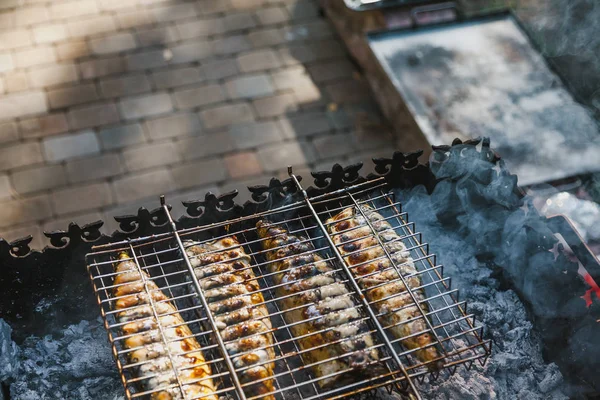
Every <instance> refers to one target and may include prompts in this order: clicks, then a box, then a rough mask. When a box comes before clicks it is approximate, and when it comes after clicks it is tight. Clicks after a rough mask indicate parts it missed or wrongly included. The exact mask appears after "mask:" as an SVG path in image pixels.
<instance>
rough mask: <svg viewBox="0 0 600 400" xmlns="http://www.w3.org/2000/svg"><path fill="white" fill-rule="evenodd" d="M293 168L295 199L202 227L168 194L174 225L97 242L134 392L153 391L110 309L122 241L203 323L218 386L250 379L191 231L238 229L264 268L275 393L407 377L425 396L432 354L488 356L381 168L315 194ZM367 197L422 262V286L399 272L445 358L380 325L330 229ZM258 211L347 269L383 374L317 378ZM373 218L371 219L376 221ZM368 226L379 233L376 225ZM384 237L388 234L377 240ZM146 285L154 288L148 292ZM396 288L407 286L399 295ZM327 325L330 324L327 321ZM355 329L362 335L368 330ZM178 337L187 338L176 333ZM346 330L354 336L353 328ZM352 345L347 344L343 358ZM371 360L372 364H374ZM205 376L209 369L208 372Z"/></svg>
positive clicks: (203, 237) (345, 278)
mask: <svg viewBox="0 0 600 400" xmlns="http://www.w3.org/2000/svg"><path fill="white" fill-rule="evenodd" d="M289 173H290V177H291V180H292V181H293V183H294V184H295V185H296V187H295V189H294V190H295V191H296V193H294V194H293V195H290V196H286V197H284V198H283V201H284V202H285V201H286V200H289V201H290V204H287V205H282V206H279V205H277V206H275V207H274V208H273V209H271V210H268V211H263V212H258V213H252V214H250V215H248V216H243V217H239V218H235V219H229V220H225V221H222V222H215V223H212V224H208V225H204V226H200V227H195V228H185V229H177V227H176V225H175V223H174V222H173V218H172V217H171V215H170V213H169V208H168V207H167V205H166V203H165V199H164V197H163V198H162V210H163V211H164V213H165V215H166V216H167V218H168V220H169V224H168V225H169V226H170V227H171V228H172V231H171V232H169V233H165V234H160V235H153V236H150V237H141V238H137V239H131V240H125V241H119V242H116V243H110V244H106V245H99V246H94V247H92V252H91V253H90V254H88V256H87V260H88V269H89V272H90V278H91V280H92V282H93V285H94V292H95V293H96V295H97V296H98V303H99V305H100V306H101V312H102V315H103V317H104V319H105V326H106V328H107V329H108V331H109V340H110V342H111V344H112V345H113V352H114V354H115V355H116V357H117V364H118V366H119V369H120V371H121V373H122V379H123V383H124V385H125V389H126V393H127V396H128V398H137V397H140V396H143V395H148V394H150V393H148V392H137V393H136V391H135V388H134V386H135V385H134V384H135V383H136V382H139V380H140V379H139V378H136V377H135V376H133V375H131V374H129V373H128V372H130V371H131V370H132V367H134V366H135V367H139V363H136V365H132V364H131V363H128V361H127V359H126V358H125V355H126V353H127V352H129V351H131V350H128V349H124V348H123V346H122V341H123V339H124V335H123V334H121V333H120V327H121V326H122V325H123V324H122V323H118V322H117V321H115V319H114V314H115V313H116V312H117V311H115V310H114V302H115V300H116V299H115V298H113V296H111V294H110V293H111V289H112V288H113V287H114V285H113V283H112V281H113V278H114V277H115V275H116V273H115V272H114V264H115V263H116V262H117V258H118V254H119V253H120V252H122V251H127V252H129V254H131V255H132V258H131V259H132V260H133V261H135V263H136V265H137V267H138V268H139V269H140V271H142V270H143V271H146V272H147V273H148V274H149V275H150V276H152V279H154V280H155V281H159V282H160V283H159V284H158V286H159V289H160V290H162V291H163V292H165V293H168V294H169V297H170V298H171V299H172V300H173V301H175V302H176V303H177V304H178V309H179V310H182V311H185V312H186V313H189V314H190V315H191V316H190V317H189V318H188V322H189V323H192V324H194V325H197V327H196V329H194V332H195V333H194V336H195V337H196V338H197V339H198V341H199V342H201V343H203V344H204V345H203V346H202V347H203V349H204V351H205V352H207V353H208V354H209V357H208V358H209V359H210V361H209V363H210V365H212V366H214V367H213V369H214V374H213V376H212V377H210V378H214V379H217V380H218V381H219V382H220V384H218V387H219V388H220V389H219V391H218V394H219V395H221V396H223V395H229V396H232V397H233V398H236V397H237V398H240V399H244V398H246V397H245V395H244V391H243V389H244V387H245V386H246V387H247V386H248V385H249V384H245V385H242V384H240V380H239V379H238V378H237V373H239V369H237V370H236V369H235V368H234V367H233V362H232V359H231V358H232V357H231V356H230V355H228V352H227V350H226V349H225V347H224V346H225V344H224V342H223V339H222V338H220V337H219V334H218V330H217V329H216V328H215V318H214V316H213V315H211V313H210V312H209V311H207V310H208V308H207V299H206V298H205V296H204V292H203V290H202V289H201V288H200V285H199V283H198V280H197V279H196V278H195V274H194V270H193V267H192V265H191V263H190V260H189V257H188V255H187V254H186V251H185V248H184V245H183V242H184V241H185V240H190V239H192V240H194V242H196V243H206V242H208V241H211V240H215V239H222V238H225V237H229V236H235V237H237V238H238V240H239V241H240V244H241V245H242V246H244V247H245V248H247V251H246V253H247V254H248V255H250V257H251V258H252V261H253V262H252V265H253V268H255V269H257V270H258V273H257V279H258V280H259V282H260V283H261V288H260V289H259V290H258V292H260V293H261V294H262V295H263V297H264V298H265V303H266V305H267V306H268V307H269V310H270V317H271V321H272V323H273V329H272V331H271V332H269V333H270V334H272V335H273V344H272V345H270V346H272V347H273V348H274V349H276V353H277V357H276V358H275V363H276V366H277V368H276V371H275V375H274V376H275V378H276V389H275V391H274V392H273V393H270V394H272V395H283V396H284V397H285V396H289V395H290V394H295V395H296V396H297V398H299V399H317V398H327V399H334V398H342V397H346V396H350V395H354V394H356V393H360V392H363V391H368V390H371V389H374V388H378V387H381V386H392V385H393V386H397V387H401V388H402V389H403V390H404V391H407V392H408V393H410V395H412V396H413V397H414V398H420V396H419V394H418V390H417V387H416V385H415V383H414V382H413V379H416V378H418V377H422V376H423V375H426V374H428V375H430V376H432V375H433V376H435V377H437V376H438V375H439V374H440V372H441V371H437V370H436V371H434V372H430V370H431V369H432V368H433V364H440V362H441V364H442V366H443V368H446V369H448V368H449V369H453V368H455V367H456V366H458V365H460V364H464V363H467V362H472V361H474V360H480V361H481V362H484V361H485V359H486V358H487V357H488V356H489V354H490V346H491V342H490V341H489V340H484V339H483V332H482V330H483V328H482V327H481V326H480V325H478V324H476V322H475V318H474V315H473V314H468V313H467V312H466V304H465V302H459V301H458V300H457V299H458V290H457V289H451V288H450V278H449V277H444V274H443V267H442V266H441V265H438V264H437V263H436V259H435V255H433V254H429V252H428V245H427V243H426V242H423V240H422V238H421V235H420V234H419V233H418V232H417V231H416V229H415V226H414V224H413V223H411V222H409V220H408V216H407V213H405V212H404V213H403V212H402V211H401V204H400V203H399V202H398V201H396V200H395V199H394V196H393V194H391V193H390V191H389V186H388V184H387V183H386V180H385V178H383V177H380V178H375V179H372V180H369V181H366V182H363V183H359V184H356V185H351V186H349V187H347V188H343V189H339V190H333V191H329V192H327V193H325V194H322V195H313V196H309V195H308V194H306V192H305V191H304V189H303V187H302V186H301V184H300V181H299V179H298V177H297V176H296V175H294V174H293V171H292V169H291V168H290V169H289ZM298 194H302V195H303V196H302V197H303V198H302V199H301V200H298V201H294V200H293V199H294V198H296V197H298V196H297V195H298ZM365 204H368V205H370V206H371V207H372V208H374V209H375V210H377V211H378V212H379V213H381V214H382V215H384V216H385V219H386V220H387V221H388V222H390V223H391V224H392V226H393V228H394V229H395V230H396V231H398V232H401V235H402V240H403V241H404V242H405V244H406V246H407V247H408V249H409V250H410V251H411V253H412V258H413V260H414V262H415V263H416V265H419V268H418V273H417V275H418V276H419V277H421V280H422V283H423V285H422V286H421V287H418V288H413V289H410V286H409V285H408V283H406V279H408V278H409V276H402V275H399V278H398V281H400V280H402V281H403V282H404V284H405V286H406V287H407V288H409V289H408V291H409V293H410V294H411V296H412V298H413V301H415V302H416V303H417V304H419V305H422V304H426V305H427V308H426V309H428V310H429V311H428V312H427V311H425V310H424V307H420V306H419V307H418V309H419V312H420V316H419V317H417V318H422V319H424V320H425V321H427V325H428V328H429V329H428V331H429V332H430V333H431V334H432V335H433V336H434V338H435V343H434V344H433V345H435V346H436V347H439V349H440V350H441V351H440V354H442V355H443V356H442V358H441V360H432V361H431V362H430V363H423V362H419V361H417V360H415V359H414V357H413V355H414V353H415V352H417V351H418V350H419V348H416V349H410V350H407V349H403V348H401V347H400V346H399V345H400V340H398V339H394V338H393V337H392V336H391V335H390V334H389V329H390V328H391V326H384V325H383V324H381V323H380V322H379V319H380V317H381V315H377V314H376V313H375V311H373V307H372V304H370V303H369V302H368V301H367V300H366V297H365V296H364V295H365V292H366V291H365V290H364V289H361V288H360V287H359V285H358V284H357V282H356V279H355V278H354V277H353V274H352V273H351V271H350V267H349V266H348V265H347V264H346V261H344V258H343V257H342V256H341V255H340V253H339V251H338V250H337V248H336V247H335V245H334V244H333V241H332V237H331V236H332V235H331V234H329V233H328V231H327V229H326V227H325V224H324V222H323V221H324V220H325V219H327V218H330V217H333V216H334V215H335V214H336V213H338V212H340V211H341V210H343V209H344V208H346V207H348V206H354V207H360V206H362V205H365ZM259 219H267V220H269V221H272V222H274V223H276V224H277V225H280V226H282V227H284V228H285V229H286V230H287V231H288V232H289V233H290V234H294V235H299V236H302V237H305V238H307V239H305V240H310V241H312V242H313V243H315V249H314V250H313V252H318V253H320V254H322V255H324V256H325V255H326V257H325V260H326V261H329V262H333V263H336V267H338V268H336V269H335V273H336V274H338V275H339V276H340V277H341V281H342V282H344V283H345V284H347V285H348V286H349V287H350V288H351V289H352V290H353V291H352V295H353V296H355V297H356V300H357V302H358V304H360V309H361V311H362V314H363V316H362V317H361V319H363V320H364V321H365V322H367V324H368V325H369V327H370V332H369V333H371V334H374V335H376V337H377V338H378V340H377V342H376V344H375V345H374V346H373V349H377V350H378V351H380V352H381V353H382V357H381V359H380V362H382V363H383V364H384V365H385V371H384V372H383V373H382V374H381V375H380V376H374V377H364V378H363V379H357V380H356V381H355V382H353V383H351V384H347V385H344V386H342V387H336V388H333V389H326V390H324V389H321V388H320V387H319V383H320V381H322V380H323V379H324V378H325V377H321V378H316V377H312V376H311V375H310V373H309V369H308V368H307V367H309V366H310V367H312V366H314V364H313V365H311V364H308V363H307V362H306V361H305V360H304V359H303V354H304V353H306V352H307V351H306V350H301V349H300V347H299V345H298V344H297V340H298V339H297V338H295V337H294V336H293V335H292V333H291V332H290V330H289V328H290V324H289V323H286V322H285V320H284V319H283V318H282V316H283V314H284V313H285V311H282V310H281V309H280V308H279V307H278V305H277V304H278V301H279V300H281V299H280V298H278V297H277V295H276V294H275V290H274V289H275V286H274V285H273V284H272V283H271V282H270V277H271V276H272V275H274V274H273V273H269V272H267V270H266V269H265V265H266V264H267V263H269V262H276V261H266V260H265V258H264V253H265V250H263V249H262V248H261V247H260V242H261V241H263V240H265V239H260V238H258V236H257V233H256V228H255V227H254V225H255V224H256V221H258V220H259ZM370 228H371V229H373V227H372V226H370ZM372 235H375V233H374V231H373V233H372ZM380 245H383V244H382V243H380ZM236 247H237V245H236ZM232 248H233V247H232ZM358 251H359V252H361V251H365V250H358ZM385 257H386V258H387V259H389V260H390V262H391V263H392V264H393V268H395V269H396V270H398V271H399V267H398V266H397V265H396V264H395V263H394V262H393V261H392V258H391V256H390V255H389V254H386V255H385ZM207 267H208V266H207ZM190 287H191V289H192V290H190V291H186V290H185V288H190ZM182 289H183V290H182ZM415 290H424V291H425V292H426V293H427V296H425V299H423V300H422V301H417V297H416V296H415V294H414V293H413V291H415ZM300 293H301V292H300ZM147 294H148V296H150V294H151V293H147ZM400 295H402V293H398V294H396V295H394V296H396V297H397V296H400ZM150 298H151V296H150ZM197 298H199V299H200V301H199V302H196V303H194V302H190V301H189V300H193V299H197ZM152 307H153V309H154V312H155V314H156V315H159V314H160V312H159V311H157V310H156V308H155V306H154V304H152ZM313 318H314V317H313ZM140 322H141V321H140ZM409 322H411V321H410V320H407V321H405V322H403V323H409ZM331 329H332V328H325V329H324V330H331ZM317 333H323V332H322V331H317V332H313V333H310V335H315V334H317ZM423 333H427V332H415V333H414V335H415V336H417V335H420V334H423ZM359 335H363V333H360V334H359ZM125 337H126V336H125ZM163 340H165V341H166V340H167V339H164V337H163ZM177 340H181V339H179V338H178V339H177ZM342 340H352V338H345V339H342ZM331 344H335V343H331ZM165 345H166V342H165ZM327 345H330V344H323V345H322V346H327ZM350 355H351V354H346V355H343V356H342V357H341V358H344V357H348V356H350ZM169 357H171V355H169ZM171 361H172V365H176V363H175V361H174V360H171ZM328 361H331V360H323V361H321V363H325V362H328ZM146 362H151V361H146ZM372 367H376V365H373V366H372ZM246 368H247V367H246ZM344 372H347V371H339V372H336V374H342V373H344ZM174 374H175V377H177V376H178V374H179V371H174ZM328 378H331V376H328ZM202 379H208V377H203V378H202ZM172 386H173V387H177V388H179V389H180V390H181V391H182V396H183V386H184V385H183V384H182V383H181V381H180V380H179V379H175V382H174V383H173V384H172ZM164 389H165V387H161V388H158V389H156V391H160V390H164ZM255 398H258V397H255Z"/></svg>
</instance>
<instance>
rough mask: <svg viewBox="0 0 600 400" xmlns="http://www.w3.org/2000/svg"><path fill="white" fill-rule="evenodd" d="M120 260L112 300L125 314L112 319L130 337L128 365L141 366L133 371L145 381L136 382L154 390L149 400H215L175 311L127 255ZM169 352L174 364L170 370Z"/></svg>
mask: <svg viewBox="0 0 600 400" xmlns="http://www.w3.org/2000/svg"><path fill="white" fill-rule="evenodd" d="M119 260H121V261H120V262H119V263H118V264H116V266H115V271H116V273H117V275H116V276H115V281H114V285H115V287H114V289H113V296H114V297H115V298H116V299H117V300H116V303H115V309H117V310H123V311H120V312H118V313H117V314H116V319H117V321H118V322H119V323H123V324H124V325H122V327H121V331H122V333H123V335H124V336H128V337H127V338H126V339H125V340H124V342H123V346H124V347H125V348H126V349H129V350H130V351H129V352H128V353H127V358H128V362H129V363H130V364H134V363H143V364H140V365H139V366H137V367H136V368H135V369H136V372H137V376H138V377H139V378H145V379H142V380H141V381H140V382H141V383H140V386H141V389H142V390H144V391H154V392H153V393H152V394H151V395H150V398H151V399H153V400H176V399H183V398H194V399H196V398H202V399H204V400H218V396H217V395H216V394H215V392H216V390H217V389H216V387H215V385H214V384H213V381H212V379H211V378H210V376H211V374H212V373H211V369H210V366H209V365H208V364H206V361H205V359H204V356H203V354H202V352H201V350H200V345H199V344H198V342H197V341H196V339H195V338H194V336H193V334H192V331H191V330H190V328H189V327H188V326H187V325H186V324H185V322H184V320H183V318H181V315H179V313H178V312H177V309H176V308H175V306H174V305H173V304H171V303H170V302H169V301H168V300H169V298H168V297H167V296H166V295H165V294H164V293H163V292H162V291H160V290H159V289H158V286H157V285H156V283H154V281H152V279H150V276H148V274H146V272H144V271H140V270H139V269H138V268H137V265H136V264H135V262H134V261H132V260H131V259H130V257H129V255H128V254H127V253H126V252H122V253H120V254H119ZM146 288H147V289H148V290H147V291H146ZM152 304H153V305H154V307H155V309H156V313H157V315H158V318H156V317H155V314H154V310H153V309H152ZM163 334H164V338H165V339H166V341H167V344H166V345H165V341H164V340H163ZM169 353H170V354H171V356H172V357H173V360H174V361H175V365H174V366H173V365H172V364H171V361H170V359H169ZM173 367H175V368H176V369H177V370H178V375H179V380H180V382H181V384H182V387H183V392H184V393H185V397H183V396H182V395H181V391H180V388H179V386H178V383H177V378H176V377H175V375H174V373H173ZM168 386H171V387H168Z"/></svg>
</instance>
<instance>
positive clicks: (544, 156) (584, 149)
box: [369, 15, 600, 185]
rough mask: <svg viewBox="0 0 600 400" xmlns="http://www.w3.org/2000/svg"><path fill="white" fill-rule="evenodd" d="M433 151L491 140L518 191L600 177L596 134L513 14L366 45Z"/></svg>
mask: <svg viewBox="0 0 600 400" xmlns="http://www.w3.org/2000/svg"><path fill="white" fill-rule="evenodd" d="M369 43H370V46H371V49H372V50H373V52H374V54H375V55H376V57H377V59H378V60H379V62H380V63H381V64H382V65H383V67H384V69H385V70H386V72H387V73H388V75H389V76H390V79H391V80H392V82H393V83H394V85H395V86H396V88H397V89H398V91H399V93H400V95H401V96H402V97H403V99H404V101H405V102H406V104H407V106H408V108H409V109H410V111H411V113H412V114H413V116H414V118H415V120H416V121H417V123H418V125H419V127H420V129H421V130H422V132H423V133H424V135H425V137H426V138H427V140H428V141H429V142H430V143H431V144H438V143H447V142H449V141H451V140H452V139H453V138H454V137H457V136H458V137H462V138H464V139H466V138H470V137H477V136H488V137H491V138H492V139H493V141H494V143H496V150H497V151H498V152H499V153H500V155H502V157H503V158H504V159H505V160H506V162H507V163H508V165H509V167H510V169H511V171H512V172H513V173H516V174H517V176H518V177H519V183H520V184H521V185H529V184H535V183H539V182H547V181H551V180H556V179H561V178H565V177H568V176H573V175H577V174H581V173H587V172H593V171H599V170H600V134H599V129H598V124H597V122H596V121H595V120H594V119H593V118H592V117H591V114H590V112H589V111H588V110H587V109H585V108H584V107H583V106H582V105H580V104H579V103H577V102H575V101H574V99H573V98H572V96H571V94H570V93H569V92H568V91H567V90H566V89H565V88H564V86H563V84H562V82H561V81H560V79H559V78H558V77H557V76H556V75H555V74H554V73H553V72H552V71H551V70H550V69H549V68H548V66H547V65H546V63H545V61H544V59H543V58H542V57H541V56H540V55H539V53H538V52H537V51H536V50H535V49H534V48H533V46H532V45H531V43H530V42H529V40H528V38H527V37H526V36H525V34H524V33H523V32H522V30H521V29H520V28H519V26H518V25H517V23H516V22H515V21H514V19H513V18H512V17H511V16H510V15H505V16H500V17H495V18H490V19H486V20H480V21H471V22H465V23H461V24H452V25H445V26H440V27H435V28H425V29H420V30H416V31H397V32H386V33H381V34H377V35H372V36H370V38H369Z"/></svg>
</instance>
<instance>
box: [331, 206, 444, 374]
mask: <svg viewBox="0 0 600 400" xmlns="http://www.w3.org/2000/svg"><path fill="white" fill-rule="evenodd" d="M360 207H361V210H362V212H363V213H364V214H365V215H366V216H367V218H368V219H369V222H370V223H371V225H373V228H374V229H375V231H376V232H375V233H374V234H373V233H372V231H371V228H370V227H369V226H368V225H367V222H366V220H365V218H364V217H363V216H362V215H361V214H360V212H358V211H357V210H356V208H355V207H349V208H346V209H344V210H343V211H341V212H340V213H339V214H337V215H335V216H334V217H332V218H330V219H328V220H327V221H326V225H327V229H328V230H329V232H330V233H331V234H332V236H333V242H334V243H335V244H336V245H337V247H338V249H339V251H340V253H341V254H342V255H343V256H344V259H345V260H346V262H347V263H348V265H349V266H350V267H351V270H352V272H353V274H354V276H355V277H356V278H357V282H358V284H359V286H360V287H361V289H363V290H364V291H366V293H365V297H366V298H367V300H369V302H371V303H373V307H374V308H375V310H376V311H377V312H378V313H381V314H385V315H382V316H381V317H380V322H382V323H383V324H384V326H385V325H387V326H392V325H393V326H392V327H391V328H390V331H391V332H392V334H393V335H394V337H396V338H397V339H404V340H402V344H403V345H404V346H406V347H407V348H408V349H419V350H417V351H415V355H416V357H417V358H418V359H419V360H420V361H422V362H430V361H433V360H435V359H437V358H439V355H438V352H437V350H436V348H435V347H434V346H429V347H427V348H425V349H421V348H422V347H424V346H427V345H431V344H432V343H433V342H434V341H433V339H432V336H431V334H430V333H428V332H427V331H428V326H427V322H426V321H425V319H424V318H425V317H421V318H419V317H420V316H421V314H420V312H419V309H418V308H417V306H416V304H415V303H414V302H413V300H412V298H411V296H410V294H409V293H408V292H407V291H406V287H405V285H404V283H403V282H402V280H401V279H400V277H399V276H398V272H396V269H395V268H394V267H393V266H392V265H391V264H390V260H389V259H388V258H387V257H386V256H385V253H384V249H383V248H382V247H381V245H379V242H378V241H377V238H376V237H375V235H377V236H378V237H379V238H380V239H381V242H382V243H384V245H385V247H386V249H387V251H388V253H389V254H390V255H391V258H392V259H393V261H394V263H395V264H396V265H397V266H398V269H399V271H400V273H401V274H402V276H407V275H412V276H409V277H408V278H406V279H405V280H406V281H407V283H408V285H409V287H410V288H411V289H413V288H418V287H420V286H421V278H420V277H419V276H418V275H414V274H416V272H417V270H416V268H415V265H414V262H413V260H412V258H411V256H410V252H409V251H408V250H407V249H406V246H405V245H404V243H402V241H401V240H400V236H399V235H398V234H397V233H396V232H395V231H394V229H393V228H392V226H391V225H390V224H389V223H388V222H387V221H386V220H385V219H384V218H383V216H382V215H381V214H379V213H377V212H376V211H374V210H373V209H372V208H371V207H369V206H368V205H361V206H360ZM361 249H362V250H361ZM371 260H372V261H371ZM352 266H355V267H354V268H352ZM378 271H379V272H378ZM361 277H363V278H361ZM386 282H389V283H387V284H386ZM369 288H372V289H369ZM412 292H413V293H414V295H415V297H416V299H417V301H419V302H421V301H422V300H423V299H424V293H423V290H422V289H420V290H419V289H416V290H412ZM382 299H385V300H382ZM421 307H422V308H423V309H424V311H425V312H427V305H426V304H425V303H421ZM413 318H414V320H413ZM409 320H410V321H409ZM407 321H409V322H407ZM418 332H425V333H422V334H420V335H417V336H413V337H410V338H408V337H407V336H410V335H413V334H415V333H418ZM430 368H434V369H435V368H437V364H430Z"/></svg>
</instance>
